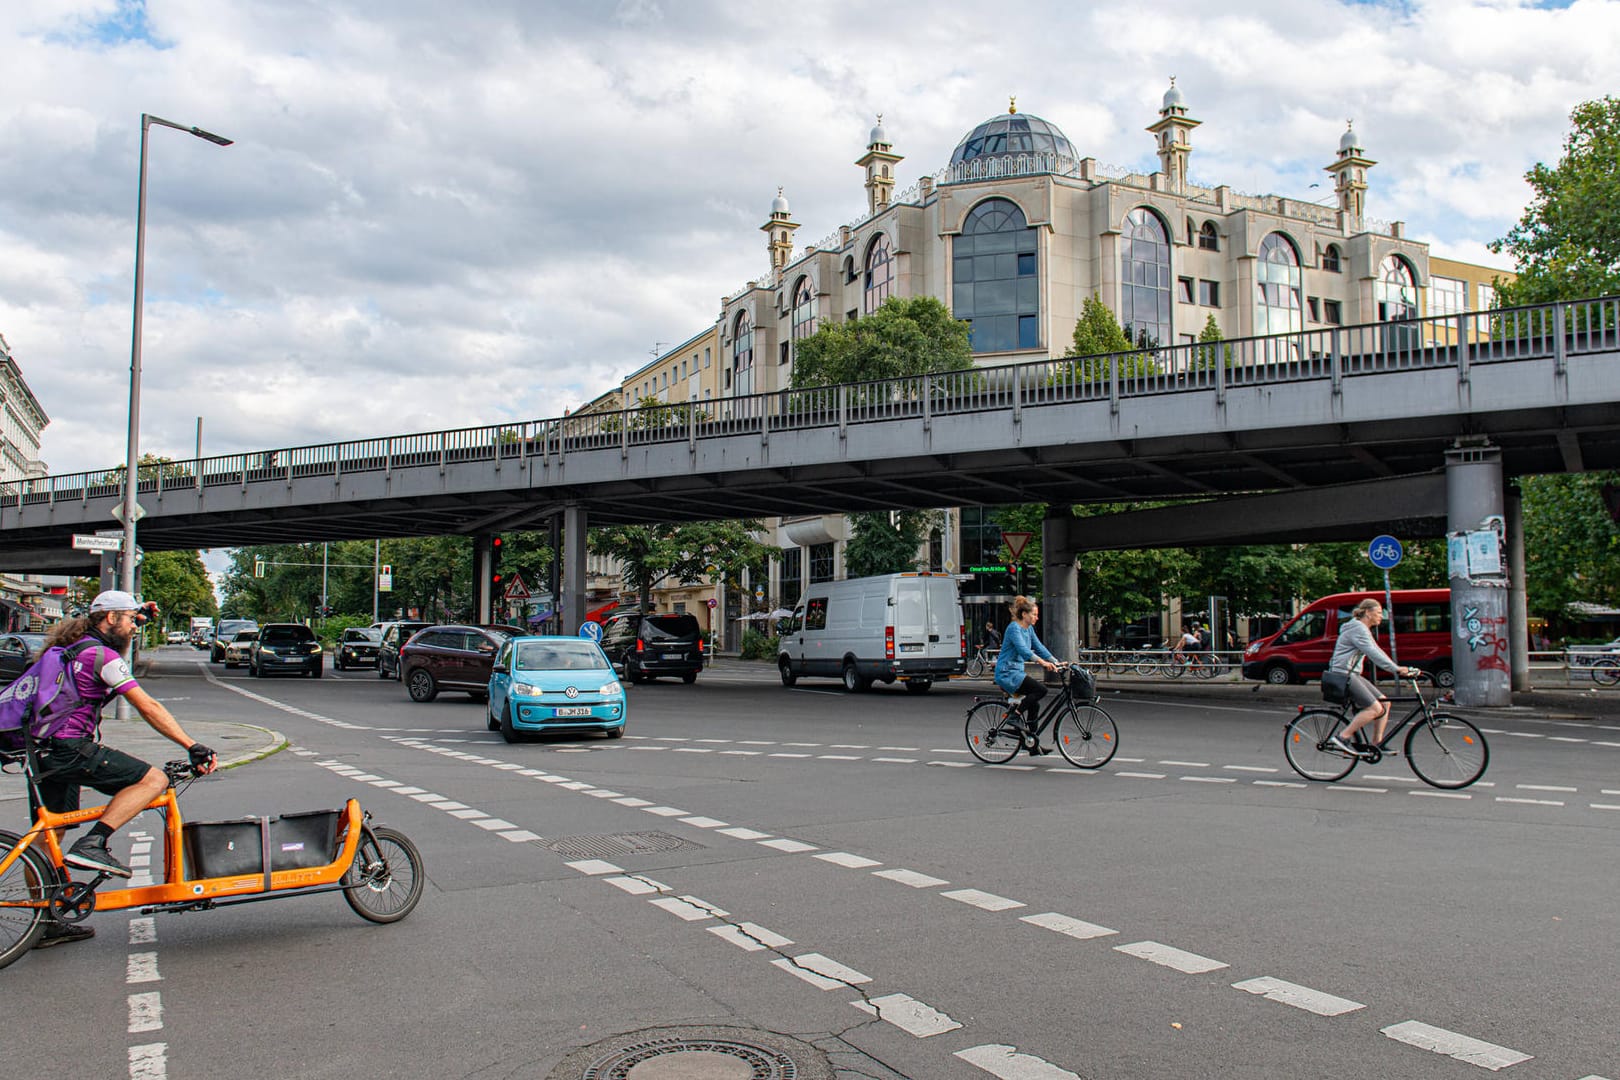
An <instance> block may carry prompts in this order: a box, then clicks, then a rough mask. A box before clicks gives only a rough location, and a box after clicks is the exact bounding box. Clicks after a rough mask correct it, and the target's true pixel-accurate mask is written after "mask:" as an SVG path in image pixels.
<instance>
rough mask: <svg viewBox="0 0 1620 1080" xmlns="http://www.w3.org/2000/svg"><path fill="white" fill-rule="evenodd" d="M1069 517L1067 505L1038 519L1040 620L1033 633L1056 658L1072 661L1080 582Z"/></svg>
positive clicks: (1077, 630)
mask: <svg viewBox="0 0 1620 1080" xmlns="http://www.w3.org/2000/svg"><path fill="white" fill-rule="evenodd" d="M1071 519H1072V515H1071V514H1070V513H1069V508H1068V507H1067V506H1062V507H1055V508H1054V509H1053V510H1051V511H1048V512H1047V515H1046V519H1045V520H1044V521H1042V522H1041V552H1042V554H1043V556H1044V560H1045V562H1044V566H1043V574H1042V577H1041V580H1042V582H1043V587H1044V590H1045V593H1046V595H1045V596H1043V597H1040V602H1041V623H1040V626H1039V627H1037V629H1036V633H1037V634H1038V635H1039V636H1040V639H1041V640H1042V641H1043V642H1045V643H1046V647H1047V648H1048V649H1050V650H1052V655H1053V656H1055V657H1057V658H1058V659H1059V660H1073V659H1074V656H1075V650H1076V649H1077V648H1079V644H1080V582H1079V579H1078V577H1077V576H1076V575H1075V569H1074V560H1075V552H1074V550H1073V549H1072V548H1070V547H1068V526H1069V522H1070V520H1071Z"/></svg>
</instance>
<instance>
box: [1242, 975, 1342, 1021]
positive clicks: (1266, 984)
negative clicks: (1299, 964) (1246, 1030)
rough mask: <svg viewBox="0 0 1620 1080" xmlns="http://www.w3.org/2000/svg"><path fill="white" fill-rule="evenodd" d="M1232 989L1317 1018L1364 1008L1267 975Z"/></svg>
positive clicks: (1244, 982) (1247, 980)
mask: <svg viewBox="0 0 1620 1080" xmlns="http://www.w3.org/2000/svg"><path fill="white" fill-rule="evenodd" d="M1232 987H1233V989H1236V990H1243V991H1246V992H1247V993H1250V994H1259V995H1260V996H1261V997H1263V998H1267V999H1268V1000H1271V1001H1280V1002H1282V1003H1283V1004H1284V1005H1292V1006H1293V1007H1294V1008H1296V1009H1304V1010H1305V1011H1306V1012H1310V1013H1315V1014H1316V1015H1317V1016H1342V1015H1344V1014H1345V1013H1349V1012H1355V1011H1356V1010H1357V1009H1365V1008H1366V1006H1365V1005H1363V1004H1362V1003H1361V1002H1359V1001H1351V1000H1350V999H1349V998H1342V997H1334V996H1333V995H1332V994H1324V993H1322V991H1320V990H1312V989H1311V988H1310V987H1308V986H1300V985H1298V984H1297V983H1291V982H1284V981H1283V980H1281V979H1273V978H1272V977H1271V976H1269V975H1262V976H1261V977H1260V978H1258V979H1245V980H1243V981H1242V982H1235V983H1233V984H1232Z"/></svg>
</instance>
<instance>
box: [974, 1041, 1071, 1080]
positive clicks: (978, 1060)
mask: <svg viewBox="0 0 1620 1080" xmlns="http://www.w3.org/2000/svg"><path fill="white" fill-rule="evenodd" d="M956 1056H957V1057H959V1058H961V1059H962V1060H963V1061H965V1062H967V1063H968V1064H969V1065H977V1066H978V1067H979V1068H981V1069H983V1070H984V1071H985V1072H987V1073H989V1074H990V1075H991V1076H995V1077H999V1078H1000V1080H1080V1076H1079V1074H1078V1073H1072V1072H1070V1071H1069V1070H1068V1069H1060V1068H1058V1067H1057V1066H1056V1065H1053V1064H1052V1063H1051V1062H1050V1061H1046V1060H1045V1059H1043V1058H1038V1057H1035V1056H1034V1055H1033V1054H1020V1053H1019V1052H1018V1048H1017V1047H1015V1046H1004V1045H1001V1044H987V1045H985V1046H970V1047H968V1048H967V1049H966V1050H958V1051H957V1052H956Z"/></svg>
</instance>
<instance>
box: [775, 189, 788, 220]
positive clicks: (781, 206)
mask: <svg viewBox="0 0 1620 1080" xmlns="http://www.w3.org/2000/svg"><path fill="white" fill-rule="evenodd" d="M787 212H788V201H787V196H786V195H783V194H782V189H781V188H777V189H776V198H774V199H772V200H771V213H773V214H785V213H787Z"/></svg>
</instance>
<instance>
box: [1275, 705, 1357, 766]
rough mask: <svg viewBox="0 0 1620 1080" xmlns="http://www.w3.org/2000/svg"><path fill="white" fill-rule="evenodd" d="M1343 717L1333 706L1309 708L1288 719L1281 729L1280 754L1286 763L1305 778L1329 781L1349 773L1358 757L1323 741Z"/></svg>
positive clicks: (1336, 728)
mask: <svg viewBox="0 0 1620 1080" xmlns="http://www.w3.org/2000/svg"><path fill="white" fill-rule="evenodd" d="M1343 721H1344V714H1342V713H1340V712H1338V711H1336V710H1332V709H1309V710H1307V711H1305V712H1302V713H1300V714H1299V715H1298V716H1296V717H1294V718H1293V719H1292V720H1290V721H1289V722H1288V728H1287V730H1286V731H1284V732H1283V756H1284V757H1286V758H1287V759H1288V764H1289V766H1290V767H1291V768H1292V769H1293V770H1294V771H1295V772H1297V773H1299V775H1301V776H1303V777H1304V778H1305V779H1307V780H1320V781H1322V782H1324V783H1329V784H1331V783H1332V782H1333V781H1335V780H1343V779H1344V778H1345V777H1346V776H1349V775H1350V770H1351V769H1354V768H1355V767H1356V763H1357V762H1358V761H1360V759H1359V758H1353V757H1346V756H1345V754H1344V752H1343V751H1340V750H1334V749H1332V748H1331V747H1327V746H1326V745H1325V744H1326V743H1327V737H1328V736H1329V735H1331V734H1333V733H1334V732H1335V731H1336V730H1338V728H1339V725H1340V724H1341V723H1343Z"/></svg>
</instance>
